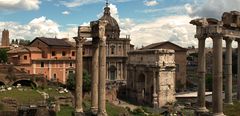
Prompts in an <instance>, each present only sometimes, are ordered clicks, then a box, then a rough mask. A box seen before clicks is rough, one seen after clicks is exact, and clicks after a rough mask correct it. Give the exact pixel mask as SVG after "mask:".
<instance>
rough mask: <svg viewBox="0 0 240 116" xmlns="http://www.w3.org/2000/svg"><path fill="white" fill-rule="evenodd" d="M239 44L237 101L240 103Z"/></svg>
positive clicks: (239, 54) (239, 46)
mask: <svg viewBox="0 0 240 116" xmlns="http://www.w3.org/2000/svg"><path fill="white" fill-rule="evenodd" d="M237 42H238V74H237V100H238V101H240V41H237Z"/></svg>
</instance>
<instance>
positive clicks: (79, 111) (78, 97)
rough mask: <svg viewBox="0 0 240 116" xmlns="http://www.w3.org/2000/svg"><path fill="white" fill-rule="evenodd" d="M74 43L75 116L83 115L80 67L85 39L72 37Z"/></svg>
mask: <svg viewBox="0 0 240 116" xmlns="http://www.w3.org/2000/svg"><path fill="white" fill-rule="evenodd" d="M74 39H75V41H76V53H77V54H76V77H75V80H76V87H75V89H76V90H75V116H82V115H83V108H82V77H83V66H82V61H83V60H82V59H83V58H82V46H83V42H84V40H85V39H83V38H82V37H80V36H79V35H78V37H74Z"/></svg>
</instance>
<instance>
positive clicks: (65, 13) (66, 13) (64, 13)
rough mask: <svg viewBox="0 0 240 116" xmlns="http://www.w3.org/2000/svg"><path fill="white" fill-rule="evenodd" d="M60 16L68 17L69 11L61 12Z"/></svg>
mask: <svg viewBox="0 0 240 116" xmlns="http://www.w3.org/2000/svg"><path fill="white" fill-rule="evenodd" d="M62 14H63V15H69V14H70V12H69V11H63V12H62Z"/></svg>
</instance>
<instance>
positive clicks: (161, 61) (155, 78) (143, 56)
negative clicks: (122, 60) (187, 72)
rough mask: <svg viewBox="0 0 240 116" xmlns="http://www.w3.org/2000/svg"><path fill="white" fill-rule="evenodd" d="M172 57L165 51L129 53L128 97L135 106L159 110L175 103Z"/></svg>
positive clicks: (172, 54) (168, 51) (171, 52)
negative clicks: (136, 104)
mask: <svg viewBox="0 0 240 116" xmlns="http://www.w3.org/2000/svg"><path fill="white" fill-rule="evenodd" d="M174 59H175V57H174V51H173V50H168V49H151V50H136V51H132V52H129V61H128V78H127V86H126V90H127V93H126V94H127V96H128V97H129V98H130V99H131V101H133V102H136V103H138V104H142V105H143V104H149V105H151V106H154V107H162V106H164V105H165V104H167V103H168V102H174V101H175V96H174V94H175V60H174Z"/></svg>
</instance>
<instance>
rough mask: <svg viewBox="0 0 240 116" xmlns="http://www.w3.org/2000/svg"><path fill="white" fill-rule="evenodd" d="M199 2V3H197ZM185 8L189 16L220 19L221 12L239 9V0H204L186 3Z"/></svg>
mask: <svg viewBox="0 0 240 116" xmlns="http://www.w3.org/2000/svg"><path fill="white" fill-rule="evenodd" d="M199 4H201V5H199ZM185 8H186V10H187V12H188V14H189V15H190V16H191V17H198V16H199V17H213V18H218V19H220V18H221V16H222V13H223V12H229V11H232V10H237V11H239V10H240V0H204V1H201V3H199V2H197V1H195V2H194V3H193V4H186V5H185Z"/></svg>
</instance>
